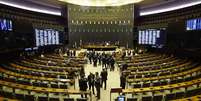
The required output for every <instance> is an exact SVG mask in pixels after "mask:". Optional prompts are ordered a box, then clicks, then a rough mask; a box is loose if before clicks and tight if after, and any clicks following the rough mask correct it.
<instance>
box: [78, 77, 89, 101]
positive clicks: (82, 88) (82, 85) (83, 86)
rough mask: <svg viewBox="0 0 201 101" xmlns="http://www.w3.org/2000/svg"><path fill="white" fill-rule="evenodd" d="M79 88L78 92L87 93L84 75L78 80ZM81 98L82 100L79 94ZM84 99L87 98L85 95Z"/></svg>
mask: <svg viewBox="0 0 201 101" xmlns="http://www.w3.org/2000/svg"><path fill="white" fill-rule="evenodd" d="M79 88H80V91H87V88H88V86H87V78H85V76H84V75H82V76H81V78H80V79H79ZM81 97H82V98H83V94H81ZM85 98H87V94H85Z"/></svg>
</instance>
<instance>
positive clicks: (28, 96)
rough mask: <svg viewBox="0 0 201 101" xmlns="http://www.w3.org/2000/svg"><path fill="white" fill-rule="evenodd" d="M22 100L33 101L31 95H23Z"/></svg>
mask: <svg viewBox="0 0 201 101" xmlns="http://www.w3.org/2000/svg"><path fill="white" fill-rule="evenodd" d="M24 99H25V101H34V100H35V98H34V96H33V95H25V96H24Z"/></svg>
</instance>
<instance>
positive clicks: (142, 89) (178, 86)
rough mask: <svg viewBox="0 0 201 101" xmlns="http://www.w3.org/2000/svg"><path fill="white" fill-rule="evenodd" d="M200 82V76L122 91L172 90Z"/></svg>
mask: <svg viewBox="0 0 201 101" xmlns="http://www.w3.org/2000/svg"><path fill="white" fill-rule="evenodd" d="M200 83H201V78H199V79H195V80H192V81H188V82H182V83H177V84H171V85H165V86H156V87H147V88H130V89H124V90H123V91H122V92H123V93H125V94H129V93H144V92H154V91H161V90H173V89H177V88H182V87H189V86H192V85H196V84H200Z"/></svg>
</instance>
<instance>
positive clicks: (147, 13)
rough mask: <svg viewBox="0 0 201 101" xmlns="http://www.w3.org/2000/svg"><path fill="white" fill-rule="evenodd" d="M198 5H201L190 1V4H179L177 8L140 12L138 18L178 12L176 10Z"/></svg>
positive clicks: (200, 2)
mask: <svg viewBox="0 0 201 101" xmlns="http://www.w3.org/2000/svg"><path fill="white" fill-rule="evenodd" d="M198 4H201V1H192V2H191V3H186V4H181V5H178V6H171V7H167V8H160V9H156V10H152V9H150V10H149V11H141V12H140V16H145V15H151V14H157V13H163V12H168V11H173V10H178V9H182V8H186V7H190V6H194V5H198Z"/></svg>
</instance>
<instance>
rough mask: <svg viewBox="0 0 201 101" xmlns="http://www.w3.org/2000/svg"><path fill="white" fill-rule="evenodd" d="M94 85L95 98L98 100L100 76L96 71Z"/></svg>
mask: <svg viewBox="0 0 201 101" xmlns="http://www.w3.org/2000/svg"><path fill="white" fill-rule="evenodd" d="M95 87H96V92H97V99H98V100H99V99H100V88H101V78H100V76H99V74H98V72H96V77H95Z"/></svg>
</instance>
